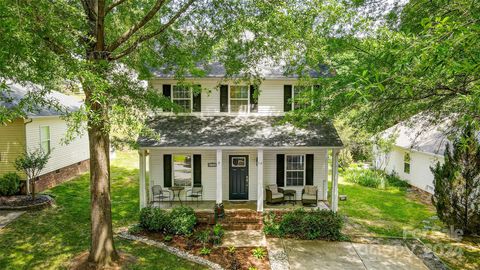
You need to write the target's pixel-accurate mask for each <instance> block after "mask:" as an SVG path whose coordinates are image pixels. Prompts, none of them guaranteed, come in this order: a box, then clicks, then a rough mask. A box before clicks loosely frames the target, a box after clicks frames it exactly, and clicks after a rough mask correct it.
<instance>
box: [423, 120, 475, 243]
mask: <svg viewBox="0 0 480 270" xmlns="http://www.w3.org/2000/svg"><path fill="white" fill-rule="evenodd" d="M477 134H478V129H475V128H474V127H473V125H471V124H469V125H467V126H466V128H465V129H464V130H463V132H462V134H461V136H460V137H459V138H457V139H456V140H455V141H454V142H453V150H452V151H450V147H449V145H447V148H446V150H445V163H444V164H443V165H442V164H440V163H437V165H436V166H435V168H431V170H432V172H433V174H434V186H435V194H434V195H433V197H432V201H433V204H434V205H435V207H436V209H437V214H438V217H439V218H440V219H441V220H442V221H443V222H445V223H446V224H448V225H451V226H455V227H458V228H461V229H462V230H463V232H464V233H465V234H472V233H479V232H480V144H479V142H478V137H477Z"/></svg>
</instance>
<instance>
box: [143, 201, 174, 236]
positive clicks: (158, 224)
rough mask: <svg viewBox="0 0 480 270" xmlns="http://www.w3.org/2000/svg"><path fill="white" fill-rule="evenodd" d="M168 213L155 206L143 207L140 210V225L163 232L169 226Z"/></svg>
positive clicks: (148, 229)
mask: <svg viewBox="0 0 480 270" xmlns="http://www.w3.org/2000/svg"><path fill="white" fill-rule="evenodd" d="M169 220H170V218H169V215H168V213H167V212H166V211H165V210H162V209H160V208H155V207H145V208H143V209H142V210H140V226H141V227H142V228H143V229H145V230H147V231H152V232H164V231H165V229H166V228H168V227H170V224H169Z"/></svg>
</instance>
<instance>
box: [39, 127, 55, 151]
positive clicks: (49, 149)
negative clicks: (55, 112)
mask: <svg viewBox="0 0 480 270" xmlns="http://www.w3.org/2000/svg"><path fill="white" fill-rule="evenodd" d="M44 127H48V140H46V141H48V142H49V143H48V153H49V154H50V153H52V133H51V128H50V126H49V125H41V126H39V129H38V132H39V133H40V136H39V137H40V149H41V150H42V151H43V148H42V143H43V142H44V138H43V136H42V128H44Z"/></svg>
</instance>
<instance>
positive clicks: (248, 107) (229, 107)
mask: <svg viewBox="0 0 480 270" xmlns="http://www.w3.org/2000/svg"><path fill="white" fill-rule="evenodd" d="M231 86H245V87H247V93H248V94H247V98H246V99H247V101H248V104H247V111H246V112H232V106H231V105H230V101H231V100H232V98H231V97H230V87H231ZM233 100H245V99H244V98H234V99H233ZM228 113H235V114H243V113H250V86H249V85H243V84H234V85H230V84H229V85H228Z"/></svg>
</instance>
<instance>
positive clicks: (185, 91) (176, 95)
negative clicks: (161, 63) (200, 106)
mask: <svg viewBox="0 0 480 270" xmlns="http://www.w3.org/2000/svg"><path fill="white" fill-rule="evenodd" d="M172 102H173V103H176V104H177V105H179V106H180V107H182V108H183V109H184V110H185V111H186V112H191V111H192V89H190V87H187V86H180V85H174V86H173V87H172Z"/></svg>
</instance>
